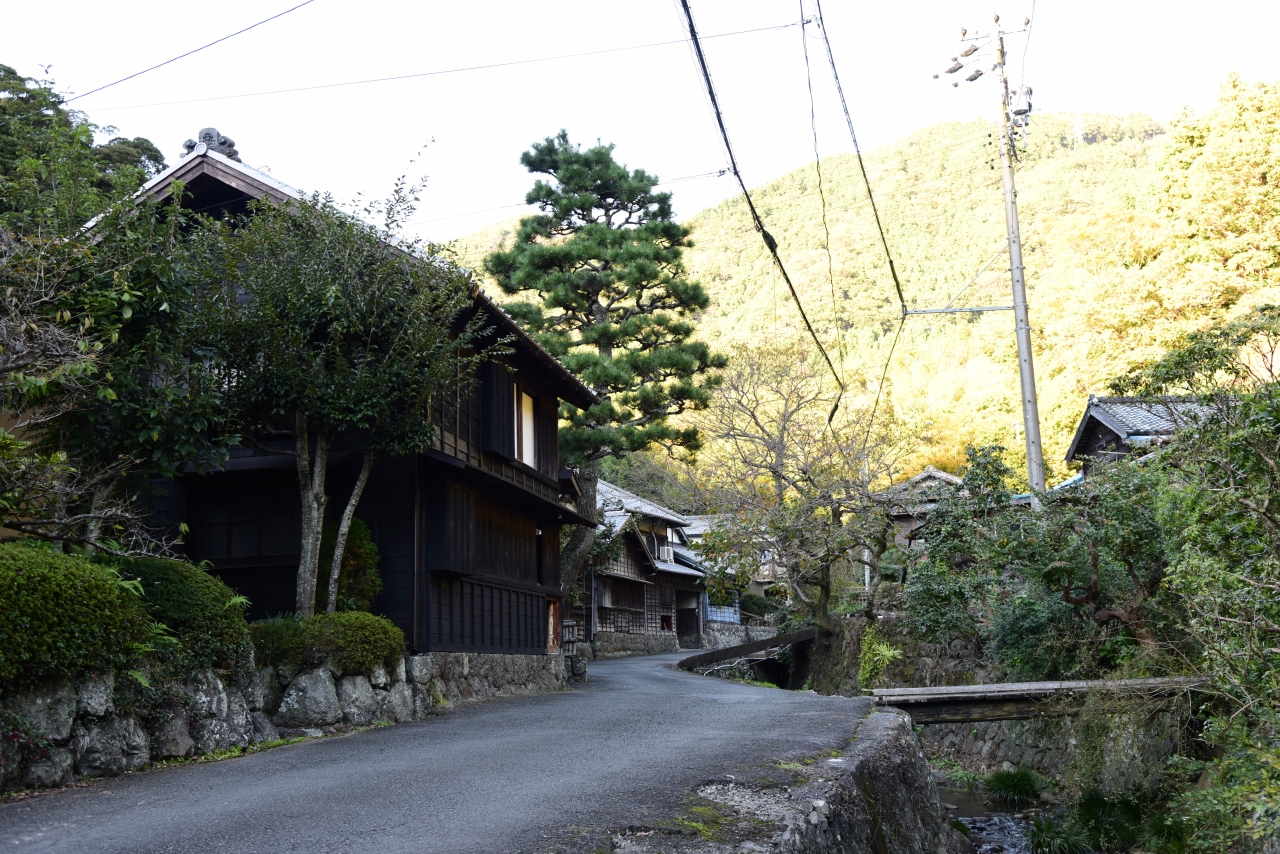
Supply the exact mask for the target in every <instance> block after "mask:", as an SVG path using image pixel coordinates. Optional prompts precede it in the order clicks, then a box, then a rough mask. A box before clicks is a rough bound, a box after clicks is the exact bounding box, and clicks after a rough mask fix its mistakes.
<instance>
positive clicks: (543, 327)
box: [484, 131, 725, 589]
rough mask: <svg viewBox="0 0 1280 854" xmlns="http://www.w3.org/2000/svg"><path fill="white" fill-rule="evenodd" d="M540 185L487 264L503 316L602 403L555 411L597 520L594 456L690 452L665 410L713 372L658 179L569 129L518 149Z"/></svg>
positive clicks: (566, 574) (698, 391)
mask: <svg viewBox="0 0 1280 854" xmlns="http://www.w3.org/2000/svg"><path fill="white" fill-rule="evenodd" d="M520 162H521V163H523V164H524V166H525V167H526V168H527V169H528V170H529V171H530V172H533V173H535V174H538V175H546V176H549V178H550V179H551V182H548V181H544V180H541V179H540V180H538V181H537V182H536V183H535V184H534V187H533V189H532V190H530V191H529V194H528V195H527V196H526V201H527V202H528V203H529V204H532V205H538V206H539V207H540V208H541V210H542V213H540V214H538V215H536V216H532V217H527V218H525V219H524V220H522V221H521V225H520V233H519V235H518V236H517V238H516V241H515V245H514V246H513V247H512V248H511V249H510V250H508V251H501V252H496V253H494V254H492V255H490V256H488V258H486V259H485V262H484V263H485V269H486V270H488V272H489V273H491V274H492V275H493V276H494V277H495V278H496V279H497V280H498V283H499V284H500V285H501V287H502V290H503V291H504V292H506V293H508V294H512V295H515V294H529V295H530V296H532V297H533V298H532V299H530V300H528V301H523V300H521V301H513V302H510V303H508V304H507V306H506V307H507V310H508V311H509V312H510V313H511V315H512V316H513V317H514V318H515V319H516V320H517V321H518V322H519V323H520V324H521V325H522V326H523V327H524V328H525V329H527V330H528V331H529V332H530V333H531V334H532V335H533V336H534V337H535V338H536V339H537V340H538V341H539V342H540V343H541V344H542V345H543V346H544V347H546V348H547V349H548V350H549V351H550V352H551V353H553V354H554V355H556V356H557V357H558V358H559V359H560V360H561V361H562V362H563V363H564V365H565V366H566V367H567V368H568V369H569V370H570V371H572V372H573V373H574V375H575V376H577V377H579V378H580V379H581V380H582V381H583V382H584V383H585V384H586V385H587V386H589V387H590V388H591V389H593V390H594V391H595V392H596V394H597V395H598V396H599V397H600V403H598V404H597V405H595V406H592V407H591V408H589V409H587V410H585V411H576V410H574V409H573V408H571V407H568V406H566V407H564V408H562V410H561V413H560V415H561V418H562V419H563V420H564V421H566V422H567V426H565V427H564V428H563V429H562V430H561V431H560V442H561V451H562V453H563V454H564V456H565V458H566V460H567V461H569V462H571V463H576V464H578V465H579V466H580V471H579V475H578V482H579V485H580V486H581V488H582V502H581V504H580V509H581V511H582V512H583V513H584V515H588V516H591V517H594V514H595V501H596V483H597V481H598V479H599V466H600V461H601V460H603V459H604V458H606V457H611V456H612V457H618V456H624V455H626V454H628V453H632V452H635V451H640V450H644V449H645V448H647V447H649V446H651V445H654V444H661V445H663V446H666V447H667V448H669V449H684V450H686V451H694V450H696V449H697V448H698V445H699V438H698V432H697V430H696V429H693V428H691V427H677V426H675V425H674V424H672V423H671V420H670V419H671V416H673V415H676V414H679V413H681V412H684V411H686V410H690V409H699V408H701V407H703V406H705V405H706V403H707V400H708V398H709V395H710V392H711V389H712V388H713V387H714V386H715V376H714V374H713V373H712V371H713V370H714V369H716V368H719V367H722V366H723V365H724V364H725V361H724V359H723V358H722V357H720V356H717V355H713V354H712V353H711V351H710V349H709V348H708V347H707V346H706V345H705V344H703V343H701V342H699V341H695V340H694V339H693V333H694V324H693V322H692V321H693V319H694V318H695V317H696V316H697V314H698V313H699V312H701V311H702V310H703V309H705V308H706V307H707V296H706V293H705V292H704V291H703V289H702V286H701V285H699V284H697V283H696V282H693V281H691V280H690V279H689V278H688V277H687V276H686V273H685V269H684V263H683V261H682V256H683V253H684V250H685V249H686V248H688V246H689V245H690V243H689V229H688V228H686V227H685V226H682V225H680V224H679V223H677V222H676V221H675V219H674V216H673V214H672V210H671V194H670V193H659V192H655V191H654V188H655V187H656V186H657V183H658V180H657V178H656V177H654V176H652V175H649V174H648V173H647V172H645V171H643V170H641V169H637V170H634V171H632V170H629V169H627V168H626V167H625V166H623V165H621V164H619V163H618V162H617V161H615V160H614V158H613V146H611V145H596V146H594V147H592V148H589V149H587V150H586V151H583V150H582V149H581V148H580V147H579V146H577V145H574V144H573V143H571V142H570V141H569V136H568V134H567V133H566V132H565V131H561V132H560V133H559V134H558V135H557V136H555V137H548V138H547V139H546V140H544V141H543V142H540V143H535V144H534V146H533V147H532V148H531V149H530V150H529V151H527V152H525V153H524V154H522V155H521V157H520ZM594 537H595V529H594V528H592V527H580V528H577V529H575V532H574V534H573V535H572V536H571V537H570V540H569V543H568V544H567V548H566V551H565V554H564V557H563V559H562V567H561V583H562V585H563V586H564V587H565V589H569V588H570V587H572V586H573V585H575V584H576V583H577V581H578V578H579V576H580V574H581V572H582V568H583V567H584V565H585V563H586V556H587V555H588V554H589V553H590V551H591V542H592V539H593V538H594Z"/></svg>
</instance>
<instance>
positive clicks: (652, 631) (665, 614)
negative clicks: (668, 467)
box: [582, 480, 706, 657]
mask: <svg viewBox="0 0 1280 854" xmlns="http://www.w3.org/2000/svg"><path fill="white" fill-rule="evenodd" d="M596 507H597V510H598V513H597V518H599V520H600V527H601V530H602V532H603V530H604V529H605V528H611V529H612V530H614V531H619V532H621V542H620V548H619V550H618V552H617V554H616V555H615V556H614V557H613V558H611V559H610V560H609V561H608V562H607V563H604V564H602V565H599V566H596V567H593V568H592V569H591V571H590V572H589V574H588V577H587V580H586V583H585V584H584V590H583V603H582V604H583V610H584V612H585V613H584V616H585V618H586V621H587V631H588V632H589V637H588V639H589V640H590V641H591V643H592V649H593V650H594V653H595V655H597V656H600V657H609V656H617V655H639V654H644V653H655V652H673V651H675V650H677V649H680V648H685V649H697V648H699V647H701V646H702V640H701V637H702V625H703V620H704V618H705V616H706V614H705V603H704V599H705V592H704V591H705V589H706V576H705V574H704V573H703V572H702V569H701V567H700V566H699V565H698V562H697V560H696V559H695V558H694V556H693V553H692V552H691V551H689V549H688V540H687V538H686V537H685V536H684V529H685V527H686V526H687V525H688V524H689V523H688V520H687V519H686V518H685V517H684V516H682V515H680V514H679V513H676V512H675V511H674V510H671V509H669V508H666V507H663V506H662V505H660V504H657V503H655V502H652V501H649V500H647V499H644V498H641V497H640V496H638V495H635V494H634V493H631V492H628V491H627V490H625V489H622V488H621V487H618V486H614V485H613V484H611V483H608V482H607V481H603V480H602V481H600V482H599V484H598V486H597V491H596Z"/></svg>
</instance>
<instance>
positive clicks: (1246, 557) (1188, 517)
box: [1116, 306, 1280, 709]
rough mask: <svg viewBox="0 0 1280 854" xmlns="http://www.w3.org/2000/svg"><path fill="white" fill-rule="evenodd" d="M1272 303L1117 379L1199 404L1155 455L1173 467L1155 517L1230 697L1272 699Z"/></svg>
mask: <svg viewBox="0 0 1280 854" xmlns="http://www.w3.org/2000/svg"><path fill="white" fill-rule="evenodd" d="M1278 352H1280V308H1277V307H1274V306H1264V307H1262V308H1260V309H1257V310H1255V311H1253V312H1251V313H1250V314H1248V315H1246V316H1245V317H1243V318H1241V319H1239V320H1236V321H1232V322H1229V323H1221V324H1216V325H1214V326H1212V327H1210V328H1209V329H1207V330H1204V331H1202V332H1196V333H1192V334H1190V335H1188V336H1186V337H1185V338H1183V339H1182V340H1181V341H1180V342H1178V343H1177V344H1176V345H1175V346H1174V347H1172V348H1171V349H1170V351H1169V352H1168V353H1167V354H1166V355H1165V356H1164V357H1163V358H1161V359H1158V360H1155V361H1153V362H1150V363H1148V364H1145V365H1142V366H1139V367H1137V368H1135V369H1134V370H1133V371H1132V372H1130V373H1129V374H1128V375H1126V376H1125V377H1122V378H1120V379H1119V380H1117V381H1116V388H1117V390H1121V391H1137V392H1142V393H1146V394H1169V393H1173V394H1193V395H1195V397H1196V399H1198V400H1199V401H1200V403H1201V405H1202V409H1201V415H1200V416H1199V417H1198V418H1195V419H1194V421H1193V422H1192V423H1189V424H1188V425H1187V427H1188V428H1189V429H1187V430H1184V431H1183V432H1182V433H1181V434H1179V437H1178V440H1177V442H1176V443H1175V444H1174V445H1173V446H1172V447H1171V448H1170V449H1169V451H1168V453H1167V454H1165V457H1166V459H1167V461H1168V465H1169V466H1170V467H1171V468H1172V469H1173V471H1174V472H1175V473H1176V480H1177V484H1178V487H1179V488H1178V489H1176V490H1174V491H1171V492H1170V494H1169V496H1168V498H1167V500H1166V501H1165V503H1164V505H1163V507H1162V508H1161V510H1162V516H1161V523H1162V525H1163V527H1164V528H1165V529H1166V530H1168V531H1170V532H1171V534H1173V535H1174V537H1175V539H1174V541H1173V545H1172V548H1171V550H1170V551H1171V554H1172V556H1173V563H1172V566H1171V567H1170V569H1169V582H1168V583H1169V586H1170V588H1171V590H1173V591H1175V592H1176V593H1177V594H1178V595H1179V596H1180V597H1181V599H1182V600H1183V601H1184V602H1185V604H1186V606H1187V608H1188V609H1189V611H1188V619H1187V625H1186V628H1187V629H1188V631H1189V632H1190V633H1191V635H1192V636H1193V637H1195V638H1196V639H1197V640H1198V641H1199V642H1200V644H1201V645H1202V648H1203V660H1202V661H1201V662H1200V664H1201V666H1203V667H1204V668H1206V669H1207V670H1208V672H1209V673H1211V674H1213V676H1214V677H1215V684H1216V685H1217V687H1218V688H1219V690H1221V691H1223V693H1224V695H1225V696H1226V697H1227V698H1229V699H1230V700H1231V702H1232V703H1233V705H1237V706H1238V707H1240V708H1245V709H1248V708H1254V707H1256V706H1257V705H1258V704H1259V702H1265V703H1266V704H1268V705H1269V706H1270V707H1271V708H1273V709H1274V708H1275V707H1276V704H1277V703H1278V702H1280V651H1278V650H1277V649H1276V644H1275V637H1276V636H1277V635H1280V598H1277V596H1276V592H1277V591H1280V454H1278V453H1277V450H1276V449H1277V447H1278V446H1280V374H1277V370H1276V369H1277V365H1276V361H1275V359H1276V355H1277V353H1278Z"/></svg>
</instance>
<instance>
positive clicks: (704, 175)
mask: <svg viewBox="0 0 1280 854" xmlns="http://www.w3.org/2000/svg"><path fill="white" fill-rule="evenodd" d="M728 171H729V170H728V169H721V170H719V171H716V172H699V173H698V174H697V175H684V176H682V177H680V178H672V179H671V180H670V181H659V182H658V183H657V184H655V185H654V186H655V187H665V186H666V185H668V184H679V183H680V182H682V181H697V180H700V179H703V178H720V177H723V176H724V175H725V173H727V172H728ZM525 207H529V204H528V203H527V202H515V203H514V204H510V205H498V206H497V207H496V208H483V209H481V210H478V211H467V212H466V213H460V214H450V215H449V216H441V217H436V218H435V219H426V220H423V224H426V223H428V222H444V221H445V220H447V219H461V218H462V217H464V216H475V215H476V214H482V213H491V212H492V211H505V210H510V209H511V208H525Z"/></svg>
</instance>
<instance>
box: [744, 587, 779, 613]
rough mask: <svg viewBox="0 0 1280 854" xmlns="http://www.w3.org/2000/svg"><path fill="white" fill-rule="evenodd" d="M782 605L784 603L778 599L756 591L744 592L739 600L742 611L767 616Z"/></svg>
mask: <svg viewBox="0 0 1280 854" xmlns="http://www.w3.org/2000/svg"><path fill="white" fill-rule="evenodd" d="M781 606H782V603H781V602H779V601H778V600H776V599H770V598H769V597H767V596H760V595H759V594H756V593H743V594H742V598H740V599H739V600H738V608H739V610H741V611H742V613H744V614H754V615H755V616H757V617H767V616H769V615H770V614H772V613H774V612H775V611H777V610H778V609H779V608H780V607H781Z"/></svg>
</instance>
